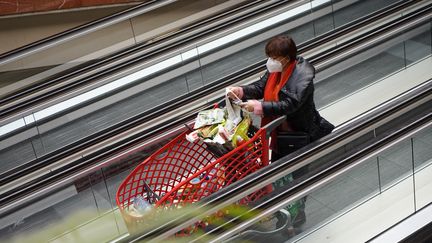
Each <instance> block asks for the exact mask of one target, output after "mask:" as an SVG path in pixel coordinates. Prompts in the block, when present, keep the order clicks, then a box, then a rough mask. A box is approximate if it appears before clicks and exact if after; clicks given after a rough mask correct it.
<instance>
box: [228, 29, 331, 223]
mask: <svg viewBox="0 0 432 243" xmlns="http://www.w3.org/2000/svg"><path fill="white" fill-rule="evenodd" d="M265 53H266V55H267V57H268V60H267V64H266V66H267V72H266V73H265V74H264V76H263V77H261V79H260V80H258V81H257V82H255V83H252V84H250V85H246V86H242V87H230V88H229V89H230V90H231V92H228V95H230V93H233V94H231V95H232V96H234V97H235V95H236V96H238V98H240V99H242V100H243V101H246V102H244V103H243V108H245V109H246V110H248V111H250V112H253V113H254V114H256V115H260V116H262V122H261V126H264V125H265V124H266V123H268V122H269V121H271V120H272V119H274V118H275V117H279V116H282V115H286V116H287V122H286V123H284V124H283V125H281V126H280V127H279V128H278V131H277V134H275V135H276V137H277V135H279V138H278V139H276V137H275V136H274V135H273V136H272V141H278V142H277V143H278V144H272V148H273V155H272V157H273V158H272V160H273V161H275V160H276V159H278V158H280V157H282V156H285V155H286V154H288V153H290V152H292V151H293V149H292V147H288V146H287V145H286V144H284V142H283V141H286V140H282V139H281V138H282V136H280V135H281V133H282V132H284V133H288V134H289V133H291V134H299V133H302V134H304V135H303V136H304V137H305V139H307V142H312V141H315V140H317V139H319V138H321V137H323V136H325V135H327V134H329V133H331V131H332V130H333V129H334V126H333V125H332V124H330V123H329V122H328V121H327V120H325V119H324V118H322V117H321V116H320V114H319V113H318V111H317V110H316V108H315V103H314V84H313V79H314V77H315V69H314V67H313V66H312V65H311V64H310V63H309V62H308V61H306V60H305V59H303V58H302V57H299V56H297V47H296V44H295V43H294V41H293V40H292V39H291V37H289V36H283V35H280V36H276V37H273V38H272V39H270V40H269V41H268V42H267V44H266V46H265ZM259 100H261V101H259ZM284 145H285V146H284ZM303 145H305V144H304V143H303V144H301V146H303ZM294 147H296V148H295V149H298V147H299V146H294ZM307 171H308V170H307V168H303V169H300V170H297V171H295V172H294V173H293V175H292V177H293V178H294V179H296V178H298V177H300V176H302V175H304V174H305V173H306V172H307ZM291 180H292V179H291V177H290V179H288V178H287V177H285V178H282V179H280V180H278V181H276V182H275V184H274V185H275V187H283V186H284V185H285V184H287V183H289V181H291ZM304 201H305V199H302V200H300V202H301V204H302V206H300V211H299V212H296V213H295V214H296V215H295V216H294V219H293V221H294V225H295V226H299V225H300V224H302V223H304V221H305V215H304ZM296 203H297V204H298V202H296ZM292 216H293V215H292ZM296 216H297V217H296ZM296 224H297V225H296Z"/></svg>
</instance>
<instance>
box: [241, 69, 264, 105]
mask: <svg viewBox="0 0 432 243" xmlns="http://www.w3.org/2000/svg"><path fill="white" fill-rule="evenodd" d="M267 78H268V72H266V73H265V74H264V75H263V76H262V77H261V78H260V79H259V80H258V81H256V82H254V83H251V84H249V85H245V86H241V87H242V88H243V97H242V100H250V99H262V98H263V97H264V88H265V85H266V83H267Z"/></svg>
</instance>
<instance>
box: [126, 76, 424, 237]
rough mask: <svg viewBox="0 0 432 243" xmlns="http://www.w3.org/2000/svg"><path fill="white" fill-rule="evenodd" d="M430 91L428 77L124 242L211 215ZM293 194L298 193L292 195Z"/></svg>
mask: <svg viewBox="0 0 432 243" xmlns="http://www.w3.org/2000/svg"><path fill="white" fill-rule="evenodd" d="M431 95H432V79H429V80H428V81H426V82H425V83H423V84H422V85H420V86H417V87H415V88H413V89H411V90H410V91H408V92H406V93H404V94H402V95H400V96H398V97H396V98H394V99H392V100H391V101H389V102H386V103H385V104H384V105H382V106H380V107H379V108H377V109H375V110H373V111H372V112H370V113H369V114H368V115H367V116H364V117H362V118H361V119H357V120H355V121H353V122H351V123H349V124H346V125H345V126H343V127H341V128H338V129H337V130H336V131H335V132H333V133H332V134H330V135H328V136H326V137H324V138H323V139H320V140H318V141H315V142H313V143H312V144H309V145H308V146H306V147H304V148H302V149H300V150H297V151H296V152H293V153H292V154H290V155H288V156H285V157H284V158H282V159H280V160H278V163H272V164H270V165H268V166H266V167H264V168H262V169H261V170H260V171H259V173H253V174H251V175H248V176H246V177H245V178H243V179H241V180H239V181H237V182H235V183H233V184H231V185H229V186H227V187H225V188H222V189H221V190H219V191H217V192H215V193H213V194H211V195H210V196H208V197H206V198H204V199H202V200H201V201H199V202H197V203H195V204H194V206H196V207H194V212H193V213H185V214H184V215H182V216H180V217H178V218H175V219H172V220H171V221H169V222H167V223H165V224H163V225H161V226H159V227H156V228H154V229H151V230H147V232H146V233H144V234H143V235H141V236H139V237H136V236H132V237H131V238H126V239H125V240H126V241H128V242H134V241H135V240H144V239H146V240H149V239H151V240H161V239H163V238H165V237H169V236H171V235H173V234H174V233H175V232H178V231H179V230H181V229H183V228H185V227H187V226H188V225H191V224H193V223H195V222H196V221H198V220H199V219H200V218H203V216H205V215H211V214H212V213H215V212H216V211H218V210H220V209H222V208H224V207H226V206H228V205H231V204H233V203H235V202H237V201H238V200H240V199H242V198H243V197H245V196H247V195H249V194H251V193H253V192H255V191H257V190H259V189H260V188H262V187H263V185H268V184H271V183H272V182H273V181H275V180H277V179H279V178H281V177H282V176H286V175H288V174H290V173H292V172H294V171H295V170H297V169H299V168H302V167H304V166H307V165H309V164H310V163H312V162H313V161H314V160H316V159H317V158H319V157H322V156H324V155H326V154H328V153H331V152H333V151H334V150H335V149H337V148H339V147H341V146H343V145H345V144H346V143H348V142H350V141H352V140H354V139H355V138H357V137H360V136H362V135H364V134H365V133H367V132H368V131H370V130H371V129H373V128H375V127H378V126H379V125H380V124H381V123H382V122H383V121H387V120H389V119H391V117H395V116H398V115H400V114H403V113H404V112H405V111H406V110H407V109H411V107H412V106H416V104H417V103H418V102H421V101H422V100H425V99H428V100H430V99H431V97H430V96H431ZM431 117H432V114H431V113H429V114H428V115H426V116H425V117H424V118H423V119H422V120H418V121H416V122H414V123H413V124H412V126H407V127H405V128H402V129H401V131H400V132H402V131H406V130H405V129H412V128H413V127H417V125H418V123H421V124H423V123H424V122H430V119H431ZM396 135H400V133H397V134H394V136H396ZM391 136H393V135H391ZM388 139H389V137H386V138H385V139H383V140H380V141H379V143H378V144H375V146H378V145H380V144H382V143H384V142H385V141H388ZM377 148H378V147H377ZM371 149H374V147H373V146H368V148H367V149H364V150H361V151H360V152H361V155H364V154H365V153H370V150H371ZM357 158H360V157H359V155H357V154H356V155H355V156H353V157H349V158H348V159H349V160H343V161H342V162H340V163H338V164H337V165H335V166H334V167H331V168H328V170H327V171H324V172H323V174H322V173H318V174H317V175H315V176H312V177H311V178H310V179H305V180H304V181H302V182H300V183H299V184H297V185H296V186H294V187H293V188H291V189H289V190H287V191H286V192H284V193H283V195H286V194H288V196H287V197H290V198H289V200H290V201H291V200H295V199H296V198H300V197H302V196H304V195H303V194H304V193H305V192H304V190H306V189H307V188H309V187H312V185H311V184H312V183H314V182H316V181H319V180H320V179H322V177H323V175H327V173H330V172H333V170H337V169H340V168H339V167H344V166H346V164H347V163H353V161H357V160H356V159H357ZM347 161H348V162H347ZM329 171H330V172H329ZM300 193H301V194H300ZM294 194H298V195H295V197H293V195H294ZM281 195H282V194H281ZM281 195H279V196H275V197H274V198H272V199H269V200H267V201H272V200H275V201H277V200H279V197H280V196H281ZM261 206H262V205H261ZM196 212H199V215H197V213H196Z"/></svg>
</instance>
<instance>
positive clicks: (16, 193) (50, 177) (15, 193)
mask: <svg viewBox="0 0 432 243" xmlns="http://www.w3.org/2000/svg"><path fill="white" fill-rule="evenodd" d="M261 64H262V63H258V65H256V67H255V70H253V72H255V73H256V72H258V70H261V71H262V70H263V67H262V65H261ZM246 70H248V69H246ZM240 73H242V74H244V73H245V72H243V71H242V72H240ZM237 78H238V77H237ZM232 79H236V76H235V75H233V77H232ZM229 82H233V81H231V80H229V81H228V84H229ZM221 83H223V82H221ZM226 84H227V83H224V85H226ZM213 88H214V87H212V88H211V89H209V88H207V90H199V92H197V93H195V95H196V97H198V96H199V95H202V93H206V94H209V93H211V91H212V89H213ZM213 90H214V89H213ZM176 102H177V103H176ZM176 102H174V104H173V105H174V106H176V105H177V106H179V105H181V104H179V103H178V101H176ZM155 114H157V113H155V111H153V113H152V114H150V115H151V116H153V115H155ZM125 127H126V128H127V127H129V128H130V126H128V125H127V124H124V126H122V127H121V128H125ZM147 132H149V131H147ZM103 138H104V137H102V138H99V141H102V140H103ZM95 139H98V138H95ZM123 142H124V141H123ZM124 143H125V144H126V145H129V144H130V143H127V142H124ZM123 145H124V144H123ZM112 146H114V145H112ZM112 146H111V147H109V148H107V149H104V150H103V151H101V152H100V153H96V152H95V153H94V154H91V156H88V157H85V158H82V159H80V160H78V161H76V162H77V163H75V162H74V163H73V164H71V165H69V166H68V168H61V170H60V169H59V170H58V173H60V171H61V172H66V171H72V170H75V169H76V167H77V165H81V163H83V164H88V163H89V161H93V162H94V161H96V158H98V159H99V158H101V157H103V156H106V153H107V151H110V152H112V150H114V149H115V147H112ZM115 146H121V145H119V144H118V143H116V144H115ZM122 147H124V146H122ZM62 152H63V151H62ZM62 152H59V151H57V152H56V153H58V154H59V155H60V156H65V154H63V153H62ZM54 158H56V159H55V160H54V159H53V160H50V159H49V158H48V159H47V158H46V157H44V158H43V159H45V160H46V161H51V162H55V161H56V160H57V159H59V157H58V156H56V157H54ZM89 158H95V159H89ZM32 164H33V163H31V164H30V165H32ZM26 165H27V166H29V164H26ZM46 165H47V164H45V165H44V166H46ZM69 169H70V170H69ZM33 170H34V168H32V169H31V170H30V171H33ZM60 174H61V175H62V176H64V175H65V173H60ZM21 175H22V174H21ZM18 178H19V177H18ZM55 178H56V174H55V173H54V172H53V173H50V174H49V175H46V177H43V178H39V179H37V180H36V181H39V182H41V183H42V181H43V182H44V183H45V182H47V181H49V180H55ZM57 178H58V177H57ZM16 179H17V178H16ZM33 182H34V181H32V182H30V183H29V184H27V186H28V188H27V187H21V188H20V190H14V191H13V192H11V193H10V194H8V196H7V197H6V196H5V197H3V195H2V203H0V205H5V204H7V202H8V201H9V202H10V201H11V200H14V198H16V197H19V196H22V195H25V193H24V192H26V191H27V192H29V191H31V189H32V190H34V187H35V186H36V184H37V185H38V186H41V183H33Z"/></svg>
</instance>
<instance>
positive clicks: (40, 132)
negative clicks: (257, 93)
mask: <svg viewBox="0 0 432 243" xmlns="http://www.w3.org/2000/svg"><path fill="white" fill-rule="evenodd" d="M414 3H416V1H414ZM363 4H364V3H363ZM404 4H406V3H404ZM421 4H424V3H423V2H421V1H420V5H416V6H417V8H418V7H419V6H421ZM327 7H328V6H326V8H327ZM349 7H350V8H348V9H343V11H342V10H341V12H335V13H334V14H335V16H336V17H337V16H341V15H344V14H345V15H346V11H347V10H351V11H352V7H358V6H351V5H349ZM297 8H298V6H297V7H296V8H294V10H296V9H297ZM399 8H400V6H396V7H393V9H392V11H395V10H394V9H396V10H397V11H396V12H393V14H394V15H398V14H400V13H401V12H403V11H402V10H400V9H399ZM398 9H399V10H398ZM296 11H297V10H296ZM405 11H408V10H405ZM384 13H386V11H384ZM381 15H383V13H381ZM277 16H278V15H276V17H277ZM296 17H297V16H296ZM309 17H310V16H302V18H303V19H302V20H303V22H299V23H297V24H296V26H298V27H297V28H295V29H294V30H292V31H291V32H292V33H290V34H292V35H293V36H296V34H295V33H297V32H298V33H303V32H304V30H305V29H306V30H308V27H309V26H310V21H309V20H308V19H307V18H309ZM336 17H335V18H336ZM387 18H389V17H387ZM365 19H366V20H369V19H373V18H371V17H370V16H365V17H364V18H363V19H362V21H360V23H359V24H358V25H360V24H362V27H363V28H368V27H369V26H368V23H369V24H371V23H370V22H368V21H365ZM372 24H373V23H372ZM287 25H291V22H289V23H284V24H283V25H280V23H279V24H278V25H277V28H276V31H279V30H278V29H281V28H285V27H287ZM354 27H356V25H354ZM357 27H358V26H357ZM351 28H353V26H351ZM269 31H273V30H269ZM340 32H343V31H339V32H337V31H336V32H335V33H334V34H333V35H328V36H323V37H322V39H321V43H323V42H326V41H328V40H329V39H330V38H331V37H333V36H334V35H337V34H340ZM359 32H360V31H359ZM268 33H271V34H276V33H278V32H268ZM268 33H267V32H264V33H263V34H267V35H268ZM357 34H359V33H357ZM360 34H361V32H360ZM346 36H347V35H345V37H346ZM245 41H246V42H250V41H249V40H243V41H242V42H240V43H238V44H237V45H241V44H244V42H245ZM255 42H258V44H255V45H253V46H252V49H251V48H246V47H243V48H244V50H241V52H240V53H238V52H236V53H234V54H231V53H228V55H227V54H226V52H227V51H229V48H232V47H230V46H229V47H228V48H223V49H221V50H219V51H218V52H214V51H213V52H211V54H209V55H210V57H209V56H202V57H201V58H200V59H198V60H195V61H192V62H191V63H188V64H187V65H186V64H185V65H182V66H181V67H180V68H178V67H177V66H176V67H174V69H172V70H170V71H169V72H165V74H164V75H158V76H156V77H155V78H152V77H150V79H146V80H145V82H143V81H141V82H140V83H139V85H138V86H132V87H122V89H123V90H121V89H120V90H119V89H116V90H115V91H112V92H111V93H114V94H113V95H110V96H108V97H107V95H101V97H97V99H96V100H95V98H92V99H90V100H85V102H82V104H80V105H76V104H74V105H73V107H71V108H69V109H68V110H66V111H58V112H57V114H54V115H50V114H49V112H53V110H55V109H57V108H58V107H59V106H61V105H62V104H63V105H66V106H71V105H70V104H65V103H70V100H66V101H63V102H60V103H58V104H55V105H53V106H51V107H48V108H46V109H42V110H41V111H36V112H34V113H32V114H31V115H29V116H26V117H24V118H22V119H20V120H19V122H20V123H21V124H22V126H21V127H19V128H16V129H15V130H13V131H11V132H9V133H7V134H5V135H4V136H2V140H3V143H2V147H1V152H0V154H1V157H2V158H4V160H5V161H7V162H6V163H3V164H2V167H3V168H2V170H1V171H3V172H4V173H3V174H2V175H4V176H3V181H2V184H3V183H6V181H7V178H10V177H11V175H14V178H18V177H22V176H23V173H24V171H26V170H27V171H35V170H36V169H38V168H40V167H41V165H42V164H45V165H48V164H49V162H46V161H57V160H59V158H64V157H65V156H73V155H74V154H75V157H76V156H77V155H76V153H77V152H79V151H81V150H82V149H83V148H87V151H86V152H84V153H90V151H89V149H88V148H89V147H91V146H94V147H96V145H95V143H96V141H95V140H96V139H95V138H96V137H100V136H102V135H103V138H104V139H108V138H109V136H108V134H111V135H110V136H114V134H117V135H118V134H119V133H120V132H121V131H125V129H123V130H120V129H119V128H120V127H122V128H123V127H126V124H132V123H134V124H142V123H144V122H149V120H150V118H151V117H153V119H154V118H155V117H158V116H160V114H161V113H159V114H158V113H157V112H155V111H156V110H157V109H162V108H161V107H166V104H167V103H166V102H168V103H169V102H171V103H175V102H176V100H185V97H187V96H191V97H193V96H194V95H195V94H196V93H199V92H202V91H203V90H207V91H205V92H208V89H209V87H217V86H215V85H220V86H219V87H220V88H222V85H230V83H229V82H226V83H222V82H221V80H228V79H230V77H234V76H238V74H239V73H241V74H242V75H243V76H247V75H249V76H250V75H251V74H250V73H252V72H255V73H259V71H261V70H262V67H263V65H262V59H263V57H262V55H263V54H262V51H261V49H262V48H261V46H262V45H263V44H264V42H265V40H262V41H255ZM328 44H329V43H327V45H328ZM248 45H250V43H249V44H248ZM313 45H314V44H313V43H310V44H309V46H308V43H307V42H305V48H304V52H307V51H309V52H311V51H314V50H315V51H317V50H318V49H319V48H316V47H315V48H313ZM315 45H316V43H315ZM324 46H325V45H324ZM323 48H329V47H328V46H325V47H320V49H323ZM227 49H228V50H227ZM223 53H225V54H223ZM242 53H243V55H246V56H242V55H241V54H242ZM175 54H177V53H175ZM252 54H253V55H255V56H254V57H252V56H251V55H252ZM305 54H307V53H305ZM212 55H213V56H214V55H217V56H219V57H218V58H216V60H212V59H211V56H212ZM221 55H225V56H226V55H227V56H226V58H223V59H220V56H221ZM239 55H240V56H239ZM309 55H312V54H309ZM246 57H247V58H246ZM208 59H210V60H208ZM240 59H242V60H243V59H244V63H241V62H240V61H239V60H240ZM166 60H170V58H169V59H166ZM256 60H260V61H258V62H256ZM206 62H209V64H207V65H205V63H206ZM233 62H234V63H235V64H236V65H239V66H234V65H232V63H233ZM249 64H250V65H249ZM155 65H157V64H155ZM196 65H197V66H196ZM247 65H249V66H247ZM227 66H229V67H230V68H226V67H227ZM240 66H247V67H246V68H243V69H240ZM216 67H219V68H216ZM385 67H389V69H387V70H385V71H386V72H387V73H391V72H392V71H394V70H396V69H397V68H398V67H394V66H393V68H395V69H394V70H392V69H391V68H392V66H387V65H386V66H385ZM149 68H154V66H150V67H149ZM182 68H183V69H184V68H185V69H186V70H183V69H182ZM191 68H192V71H187V70H190V69H191ZM196 68H197V69H196ZM238 69H240V70H238ZM173 73H175V75H178V74H179V73H184V75H182V76H180V77H175V78H172V74H173ZM131 75H133V74H131ZM255 75H259V74H255ZM167 76H168V77H167ZM201 77H214V78H206V79H203V78H201ZM115 78H116V77H115ZM126 78H128V76H126V77H124V78H122V79H119V80H117V81H116V82H117V84H118V83H122V82H123V83H124V82H126V81H127V80H126ZM375 78H377V77H368V78H365V79H366V82H364V83H360V82H359V84H360V85H359V86H358V87H353V89H351V90H348V89H345V91H344V92H345V93H344V92H341V93H339V94H334V95H333V97H330V98H331V99H330V100H324V101H321V100H317V101H316V102H317V104H318V105H319V106H320V105H322V103H324V102H332V101H334V100H336V99H338V98H340V97H343V96H344V95H345V94H346V93H349V92H352V91H353V90H355V89H356V88H359V87H360V86H362V85H367V82H369V81H371V80H372V81H373V80H374V79H375ZM114 80H115V79H114ZM341 80H343V79H341ZM317 81H318V84H317V85H319V81H320V80H317ZM339 82H340V81H339ZM327 83H330V82H327ZM111 85H112V83H111ZM114 85H116V84H114ZM114 85H113V86H114ZM335 85H336V86H338V85H339V84H337V83H336V84H335ZM324 89H326V88H324ZM324 89H323V90H324ZM330 89H331V90H333V88H330ZM93 91H95V90H93ZM98 92H99V91H98ZM324 92H326V91H324ZM89 93H90V92H89ZM326 93H328V92H326ZM93 95H94V94H93ZM326 96H328V94H326V95H322V94H319V96H317V97H326ZM82 98H83V97H82V95H80V96H76V97H74V98H73V99H74V100H77V99H82ZM101 98H102V99H101ZM73 99H71V100H73ZM164 111H166V110H164ZM54 113H55V112H54ZM165 113H166V112H165ZM47 114H48V115H47ZM136 114H137V115H136ZM149 117H150V118H149ZM153 122H154V121H153ZM8 125H10V124H8ZM129 126H131V125H129ZM113 130H116V133H114V131H113ZM98 140H99V141H100V139H98ZM97 149H100V148H97ZM72 150H73V151H75V152H74V153H73V152H71V151H72ZM65 151H67V152H65ZM82 154H83V153H82V152H81V155H78V156H82ZM71 160H73V159H71ZM29 164H30V165H31V166H30V167H29V166H28V165H29ZM6 175H7V176H6Z"/></svg>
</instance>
